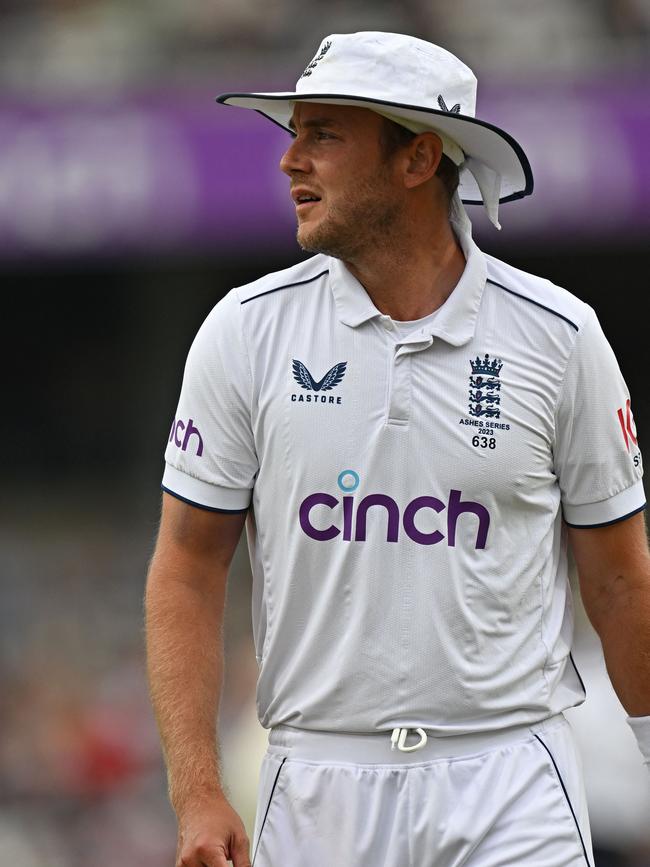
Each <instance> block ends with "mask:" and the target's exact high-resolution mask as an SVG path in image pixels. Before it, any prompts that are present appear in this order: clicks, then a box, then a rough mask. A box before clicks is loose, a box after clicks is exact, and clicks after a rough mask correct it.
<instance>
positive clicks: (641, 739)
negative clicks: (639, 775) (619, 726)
mask: <svg viewBox="0 0 650 867" xmlns="http://www.w3.org/2000/svg"><path fill="white" fill-rule="evenodd" d="M627 722H628V725H629V726H630V728H631V729H632V731H633V732H634V736H635V738H636V742H637V744H638V746H639V750H640V751H641V755H642V756H643V761H644V763H645V764H646V765H648V767H649V768H650V716H629V717H628V718H627Z"/></svg>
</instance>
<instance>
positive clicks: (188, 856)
mask: <svg viewBox="0 0 650 867" xmlns="http://www.w3.org/2000/svg"><path fill="white" fill-rule="evenodd" d="M176 867H228V859H227V858H226V854H225V852H224V850H223V849H222V848H221V847H218V848H213V847H211V846H192V847H191V848H185V849H183V851H182V852H181V855H180V858H179V860H178V861H177V863H176Z"/></svg>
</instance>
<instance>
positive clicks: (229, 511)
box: [160, 485, 249, 515]
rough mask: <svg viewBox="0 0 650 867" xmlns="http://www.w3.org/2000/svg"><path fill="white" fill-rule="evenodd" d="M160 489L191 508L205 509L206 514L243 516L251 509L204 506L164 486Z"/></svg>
mask: <svg viewBox="0 0 650 867" xmlns="http://www.w3.org/2000/svg"><path fill="white" fill-rule="evenodd" d="M160 487H161V488H162V489H163V491H164V492H165V493H166V494H171V496H172V497H175V498H176V499H177V500H182V501H183V502H184V503H187V504H188V505H189V506H196V508H197V509H204V510H205V511H206V512H220V513H221V514H222V515H243V513H244V512H247V511H248V509H249V507H248V506H246V508H245V509H217V508H215V507H214V506H204V505H203V503H195V502H194V500H188V499H187V497H181V495H180V494H177V493H176V491H170V490H169V488H166V487H165V486H164V485H161V486H160Z"/></svg>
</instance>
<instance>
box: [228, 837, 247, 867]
mask: <svg viewBox="0 0 650 867" xmlns="http://www.w3.org/2000/svg"><path fill="white" fill-rule="evenodd" d="M230 857H231V858H232V863H233V867H251V856H250V843H249V842H248V837H246V835H245V834H242V835H241V836H237V837H235V839H234V840H233V842H232V845H231V847H230Z"/></svg>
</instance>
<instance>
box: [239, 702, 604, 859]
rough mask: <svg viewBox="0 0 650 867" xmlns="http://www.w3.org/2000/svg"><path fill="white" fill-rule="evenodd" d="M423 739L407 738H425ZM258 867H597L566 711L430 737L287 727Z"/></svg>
mask: <svg viewBox="0 0 650 867" xmlns="http://www.w3.org/2000/svg"><path fill="white" fill-rule="evenodd" d="M417 739H418V738H417V736H414V737H413V738H409V741H408V743H411V741H412V740H414V741H417ZM252 851H253V867H334V865H335V867H461V865H462V867H586V865H588V867H593V863H594V862H593V854H592V848H591V837H590V832H589V820H588V817H587V807H586V799H585V794H584V788H583V784H582V776H581V770H580V763H579V759H578V756H577V753H576V749H575V746H574V743H573V737H572V734H571V730H570V728H569V724H568V723H567V721H566V720H565V718H564V717H563V716H562V715H559V716H555V717H551V718H550V719H548V720H545V721H544V722H541V723H536V724H535V725H532V726H519V727H516V728H512V729H508V730H501V731H498V732H493V733H480V734H472V735H461V736H454V737H445V738H440V737H438V738H436V737H432V736H429V738H428V741H427V743H426V745H425V746H424V747H423V748H422V749H420V750H418V751H417V752H410V753H406V752H399V751H391V749H390V733H386V734H373V735H354V734H352V735H351V734H332V733H325V732H308V731H305V730H300V729H292V728H289V727H287V726H280V727H278V728H276V729H274V730H273V731H272V732H271V734H270V737H269V748H268V751H267V754H266V756H265V758H264V762H263V764H262V770H261V775H260V785H259V800H258V809H257V819H256V823H255V834H254V838H253V850H252Z"/></svg>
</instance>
